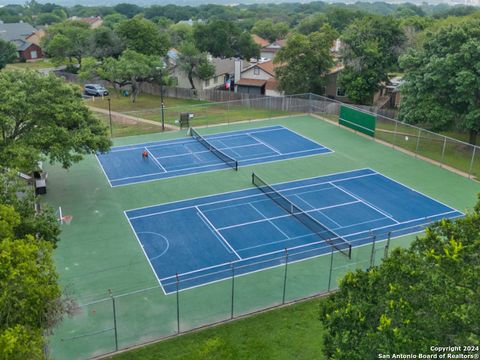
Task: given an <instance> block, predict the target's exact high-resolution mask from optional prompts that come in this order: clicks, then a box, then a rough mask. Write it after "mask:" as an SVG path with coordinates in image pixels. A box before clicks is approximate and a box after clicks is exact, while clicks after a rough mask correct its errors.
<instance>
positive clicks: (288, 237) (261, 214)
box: [250, 204, 290, 241]
mask: <svg viewBox="0 0 480 360" xmlns="http://www.w3.org/2000/svg"><path fill="white" fill-rule="evenodd" d="M250 206H251V207H252V208H253V209H254V210H255V211H256V212H257V213H259V214H260V216H262V217H263V218H264V219H265V220H267V221H268V222H269V223H270V224H271V225H272V226H273V227H274V228H275V229H277V230H278V231H279V232H280V233H281V234H282V235H283V236H285V239H282V240H278V241H285V240H287V239H290V236H288V235H287V234H285V233H284V232H283V231H282V229H280V228H279V227H278V226H277V225H275V224H274V223H273V221H272V219H270V218H267V217H266V216H265V215H264V214H263V213H262V212H261V211H260V210H258V209H257V208H256V207H255V206H253V205H252V204H250Z"/></svg>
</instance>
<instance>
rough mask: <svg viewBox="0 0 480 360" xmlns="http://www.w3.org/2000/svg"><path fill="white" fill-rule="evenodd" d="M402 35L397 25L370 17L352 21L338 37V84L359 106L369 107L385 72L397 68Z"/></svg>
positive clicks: (379, 18) (383, 80)
mask: <svg viewBox="0 0 480 360" xmlns="http://www.w3.org/2000/svg"><path fill="white" fill-rule="evenodd" d="M404 39H405V36H404V34H403V32H402V30H401V29H400V27H399V25H398V23H397V22H396V21H395V20H394V19H392V18H388V17H381V16H374V17H367V18H362V19H358V20H355V21H354V22H353V23H352V24H351V25H349V26H348V28H347V29H346V30H345V32H344V33H343V36H342V41H343V43H344V46H343V50H342V58H343V63H344V65H345V69H344V70H343V71H342V72H341V74H340V83H341V84H342V87H343V88H344V89H345V91H346V93H347V96H348V97H349V98H350V99H351V100H352V101H354V102H356V103H360V104H371V102H372V98H373V94H374V93H375V92H376V91H378V90H379V89H380V87H381V83H382V82H388V72H389V71H390V70H391V69H392V68H393V67H394V66H396V65H397V61H398V56H399V54H400V51H401V46H402V44H403V42H404Z"/></svg>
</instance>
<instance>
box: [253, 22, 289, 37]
mask: <svg viewBox="0 0 480 360" xmlns="http://www.w3.org/2000/svg"><path fill="white" fill-rule="evenodd" d="M289 29H290V27H289V25H288V24H287V23H284V22H276V23H274V22H273V20H272V19H264V20H258V21H257V22H256V23H255V25H254V26H253V28H252V33H254V34H257V35H258V36H260V37H262V38H264V39H267V40H269V41H271V42H273V41H275V40H277V39H283V38H284V37H285V36H286V35H287V34H288V31H289Z"/></svg>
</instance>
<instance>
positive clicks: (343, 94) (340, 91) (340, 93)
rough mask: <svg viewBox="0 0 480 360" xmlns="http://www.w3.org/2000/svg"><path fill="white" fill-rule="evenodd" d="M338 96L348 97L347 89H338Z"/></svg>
mask: <svg viewBox="0 0 480 360" xmlns="http://www.w3.org/2000/svg"><path fill="white" fill-rule="evenodd" d="M337 96H347V94H346V92H345V89H342V88H337Z"/></svg>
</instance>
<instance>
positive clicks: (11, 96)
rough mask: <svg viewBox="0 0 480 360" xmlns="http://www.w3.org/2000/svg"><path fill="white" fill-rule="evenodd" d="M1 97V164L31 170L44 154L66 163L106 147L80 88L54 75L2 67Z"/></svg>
mask: <svg viewBox="0 0 480 360" xmlns="http://www.w3.org/2000/svg"><path fill="white" fill-rule="evenodd" d="M0 98H1V99H2V101H1V102H0V130H1V133H0V166H4V167H11V168H18V169H20V170H25V171H31V170H35V169H36V167H37V163H38V161H39V160H42V159H44V158H48V159H49V160H50V162H60V163H61V164H62V166H63V167H65V168H68V167H70V166H71V165H72V164H73V163H75V162H78V161H80V160H81V159H82V158H83V155H84V154H92V153H95V152H97V151H102V152H104V151H107V150H108V149H109V147H110V140H109V139H108V137H107V132H106V128H105V127H104V126H103V124H102V123H101V122H100V120H98V119H97V118H96V117H95V116H93V115H92V114H91V112H90V111H89V110H88V108H87V107H86V106H85V104H84V102H83V100H82V98H81V94H80V89H79V88H78V87H76V86H73V85H70V84H67V83H65V82H64V81H63V80H62V79H60V78H58V77H56V76H54V75H50V76H42V75H40V74H39V73H36V72H28V71H3V72H1V73H0Z"/></svg>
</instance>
